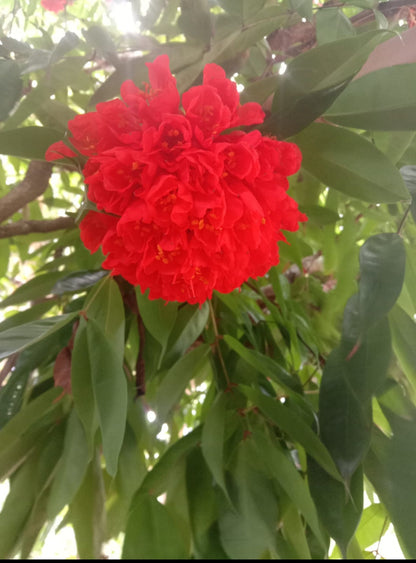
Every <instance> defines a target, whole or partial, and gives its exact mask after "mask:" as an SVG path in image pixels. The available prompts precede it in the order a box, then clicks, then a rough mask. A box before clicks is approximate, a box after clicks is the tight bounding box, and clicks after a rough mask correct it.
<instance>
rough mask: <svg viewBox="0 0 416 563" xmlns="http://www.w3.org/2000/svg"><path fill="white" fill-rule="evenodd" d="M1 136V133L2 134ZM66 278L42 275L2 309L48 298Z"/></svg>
mask: <svg viewBox="0 0 416 563" xmlns="http://www.w3.org/2000/svg"><path fill="white" fill-rule="evenodd" d="M0 135H1V132H0ZM63 277H65V274H64V273H63V272H48V273H47V274H40V275H37V276H35V277H34V278H33V279H31V280H29V281H28V282H26V283H25V284H23V285H21V286H20V287H18V288H17V289H16V290H15V291H14V292H13V293H12V294H11V295H9V297H6V299H4V300H3V301H2V302H1V303H0V307H10V305H17V304H19V303H23V302H25V301H34V300H37V299H40V298H42V297H46V296H47V295H49V294H50V293H51V290H52V288H53V287H54V285H55V284H56V282H57V281H58V280H60V279H61V278H63Z"/></svg>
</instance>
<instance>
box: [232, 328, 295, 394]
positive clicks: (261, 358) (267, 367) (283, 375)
mask: <svg viewBox="0 0 416 563" xmlns="http://www.w3.org/2000/svg"><path fill="white" fill-rule="evenodd" d="M224 342H225V343H226V344H227V345H228V346H229V347H230V348H231V349H232V350H234V351H235V352H236V353H237V354H238V355H239V356H240V357H241V358H242V359H243V360H244V361H246V362H247V363H248V364H250V365H251V366H252V367H253V368H254V369H255V370H256V371H259V372H260V373H262V374H263V375H264V376H266V377H269V378H271V379H272V380H273V381H275V382H276V383H277V384H278V385H280V386H281V387H282V389H284V390H285V391H286V392H287V393H288V394H289V395H292V396H293V395H295V394H297V393H295V391H300V390H301V387H300V385H299V384H298V382H297V381H296V380H295V379H294V378H292V377H291V375H290V374H289V373H288V372H286V371H285V370H284V369H283V368H282V367H281V366H280V365H279V364H278V363H277V362H276V361H274V360H273V359H272V358H269V357H268V356H265V355H264V354H261V353H260V352H257V350H250V349H249V348H246V346H243V344H241V342H239V341H238V340H236V339H235V338H233V337H232V336H230V335H229V334H224Z"/></svg>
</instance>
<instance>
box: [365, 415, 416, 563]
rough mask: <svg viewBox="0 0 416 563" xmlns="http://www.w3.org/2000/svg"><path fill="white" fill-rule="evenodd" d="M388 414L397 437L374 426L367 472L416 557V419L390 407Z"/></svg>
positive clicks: (406, 546)
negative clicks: (394, 411) (400, 413)
mask: <svg viewBox="0 0 416 563" xmlns="http://www.w3.org/2000/svg"><path fill="white" fill-rule="evenodd" d="M385 414H386V417H387V419H388V421H389V423H390V425H391V428H392V430H393V437H392V438H391V439H389V438H387V437H386V436H385V435H383V434H382V433H381V432H380V431H379V430H376V429H375V430H374V434H373V441H372V449H371V452H370V454H369V456H368V457H367V459H366V463H365V466H364V467H365V473H366V476H367V477H368V478H369V479H370V481H371V483H372V485H373V486H374V488H375V490H376V493H377V495H378V496H379V498H380V500H381V501H382V502H383V504H384V505H385V506H386V508H387V510H388V513H389V516H390V518H391V521H392V523H393V525H394V529H395V532H396V534H397V539H398V540H399V543H400V546H401V548H402V550H403V553H404V555H405V556H406V557H407V558H410V559H412V558H414V557H416V538H415V533H414V526H413V522H414V518H415V517H416V504H415V501H414V499H415V494H416V491H415V484H416V477H415V471H416V469H415V468H416V447H415V444H416V439H415V438H416V434H415V428H416V425H415V420H414V419H408V420H405V419H404V418H401V417H400V416H398V415H396V414H393V413H392V412H391V411H389V410H387V409H386V410H385Z"/></svg>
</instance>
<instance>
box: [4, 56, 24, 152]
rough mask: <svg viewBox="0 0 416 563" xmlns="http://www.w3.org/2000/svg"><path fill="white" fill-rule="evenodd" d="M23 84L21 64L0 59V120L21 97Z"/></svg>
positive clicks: (5, 116)
mask: <svg viewBox="0 0 416 563" xmlns="http://www.w3.org/2000/svg"><path fill="white" fill-rule="evenodd" d="M22 86H23V82H22V79H21V78H20V69H19V65H18V64H17V63H16V62H15V61H12V60H4V59H2V60H0V121H4V120H5V119H6V118H7V116H8V115H9V113H10V112H11V110H12V109H13V107H14V105H15V104H16V102H17V101H18V99H19V98H20V96H21V92H22ZM0 143H1V141H0ZM0 152H1V150H0Z"/></svg>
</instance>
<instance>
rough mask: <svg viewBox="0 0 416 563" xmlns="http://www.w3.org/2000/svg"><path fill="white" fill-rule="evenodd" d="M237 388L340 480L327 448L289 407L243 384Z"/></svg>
mask: <svg viewBox="0 0 416 563" xmlns="http://www.w3.org/2000/svg"><path fill="white" fill-rule="evenodd" d="M239 389H240V390H241V391H242V392H243V393H244V395H246V397H248V398H249V399H250V400H251V401H253V403H254V404H255V405H256V406H258V407H259V408H260V410H261V411H262V412H263V413H264V414H265V415H266V416H267V417H269V418H271V419H272V420H273V422H275V424H276V425H277V426H278V428H280V429H281V430H283V431H284V432H286V433H287V434H288V435H289V436H290V437H291V439H292V440H295V441H296V442H299V443H300V444H301V445H302V446H303V447H304V448H305V450H306V451H307V452H308V453H309V454H310V455H311V456H312V457H314V458H315V460H316V461H317V462H318V463H320V465H321V466H322V467H323V468H324V469H325V470H326V471H327V472H328V473H329V474H330V475H331V476H332V477H334V479H338V480H341V476H340V474H339V472H338V470H337V468H336V466H335V464H334V461H333V459H332V458H331V456H330V454H329V452H328V450H327V449H326V447H325V446H324V445H323V443H322V442H321V441H320V439H319V438H318V436H317V435H316V434H315V432H313V430H311V428H310V427H309V426H308V425H307V424H306V423H305V422H304V421H303V420H302V419H301V418H300V416H298V415H297V414H296V412H295V411H293V410H291V409H289V408H288V407H286V406H285V405H283V404H282V403H280V401H278V400H276V399H272V398H271V397H267V396H266V395H263V394H262V393H260V392H258V391H256V390H255V389H251V388H249V387H246V386H245V385H240V386H239Z"/></svg>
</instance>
